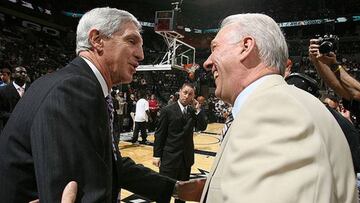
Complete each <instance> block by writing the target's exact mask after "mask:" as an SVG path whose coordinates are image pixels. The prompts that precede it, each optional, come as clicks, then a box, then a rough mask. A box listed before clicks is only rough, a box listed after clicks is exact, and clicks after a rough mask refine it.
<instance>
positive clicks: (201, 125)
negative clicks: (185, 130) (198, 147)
mask: <svg viewBox="0 0 360 203" xmlns="http://www.w3.org/2000/svg"><path fill="white" fill-rule="evenodd" d="M206 128H207V121H206V116H205V112H204V111H203V110H201V111H200V112H199V114H198V115H196V129H197V130H200V131H204V130H206Z"/></svg>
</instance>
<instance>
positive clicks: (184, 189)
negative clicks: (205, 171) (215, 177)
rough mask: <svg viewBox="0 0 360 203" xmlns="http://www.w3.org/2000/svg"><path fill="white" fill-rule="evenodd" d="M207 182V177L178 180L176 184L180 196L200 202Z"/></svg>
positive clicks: (182, 198) (183, 198)
mask: <svg viewBox="0 0 360 203" xmlns="http://www.w3.org/2000/svg"><path fill="white" fill-rule="evenodd" d="M205 182H206V179H205V178H199V179H192V180H188V181H178V182H177V184H176V186H175V187H177V195H178V198H179V199H181V200H185V201H195V202H200V198H201V195H202V192H203V189H204V186H205Z"/></svg>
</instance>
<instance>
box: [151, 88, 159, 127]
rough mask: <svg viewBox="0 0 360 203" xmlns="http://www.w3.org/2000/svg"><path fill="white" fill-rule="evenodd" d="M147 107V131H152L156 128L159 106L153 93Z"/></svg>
mask: <svg viewBox="0 0 360 203" xmlns="http://www.w3.org/2000/svg"><path fill="white" fill-rule="evenodd" d="M149 109H150V117H151V119H150V122H149V131H151V132H153V131H155V128H156V122H157V114H158V112H159V109H160V106H159V102H158V100H157V99H156V96H155V94H151V96H150V99H149Z"/></svg>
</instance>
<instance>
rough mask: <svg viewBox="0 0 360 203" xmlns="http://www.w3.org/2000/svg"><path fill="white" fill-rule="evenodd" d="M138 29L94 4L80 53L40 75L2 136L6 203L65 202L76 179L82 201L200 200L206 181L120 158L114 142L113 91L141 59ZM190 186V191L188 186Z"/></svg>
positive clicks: (130, 19) (82, 30)
mask: <svg viewBox="0 0 360 203" xmlns="http://www.w3.org/2000/svg"><path fill="white" fill-rule="evenodd" d="M140 30H141V26H140V23H139V22H138V20H137V19H136V18H135V17H134V16H133V15H132V14H130V13H128V12H126V11H123V10H118V9H114V8H108V7H106V8H95V9H93V10H91V11H89V12H87V13H86V14H84V15H83V16H82V18H81V19H80V21H79V24H78V28H77V38H76V40H77V41H76V43H77V49H76V53H77V54H78V55H79V56H78V57H76V58H75V59H74V60H73V61H71V62H70V63H69V65H67V66H66V67H64V68H62V69H61V70H59V71H56V72H54V73H52V74H46V75H45V76H43V77H42V78H40V79H38V80H36V81H35V82H34V83H33V84H32V87H31V88H30V89H29V91H27V93H26V94H25V96H24V97H23V98H22V99H21V101H20V102H19V104H18V105H17V106H16V108H15V109H14V111H13V113H12V116H11V118H10V120H9V122H8V123H7V125H6V127H5V128H4V130H3V132H2V134H1V136H0V155H1V156H0V171H1V175H0V184H1V190H0V199H1V201H2V202H29V201H30V200H33V199H37V198H38V199H39V200H40V202H60V198H61V193H62V191H63V189H64V187H65V185H66V184H67V183H68V182H69V181H71V180H74V181H76V182H77V183H78V186H79V188H78V191H79V193H78V195H77V201H78V202H117V197H118V194H119V192H120V188H126V189H128V190H129V191H131V192H134V193H137V194H140V195H142V196H144V197H147V198H149V199H151V200H156V201H159V202H169V200H170V196H171V195H172V194H173V192H174V191H175V193H174V194H177V195H179V196H180V198H185V199H193V200H197V199H198V198H199V196H196V197H194V196H192V194H191V192H193V191H194V190H191V188H193V189H196V188H195V187H194V185H200V186H201V184H202V182H201V181H187V182H176V181H175V180H173V179H170V178H168V177H164V176H161V175H159V174H158V173H156V172H154V171H152V170H150V169H148V168H145V167H144V166H142V165H137V164H135V163H134V162H133V161H132V160H131V159H129V158H123V157H122V156H121V154H120V152H119V149H118V146H116V145H115V144H114V139H113V132H112V127H111V126H112V125H111V122H112V121H113V119H112V113H113V108H112V105H111V104H112V101H111V96H109V91H110V89H111V88H112V87H113V86H114V85H117V84H121V83H128V82H131V80H132V76H133V74H134V73H135V70H136V67H137V66H138V65H139V62H140V61H141V60H142V59H143V58H144V55H143V50H142V45H143V40H142V37H141V35H140ZM185 189H190V190H187V191H185Z"/></svg>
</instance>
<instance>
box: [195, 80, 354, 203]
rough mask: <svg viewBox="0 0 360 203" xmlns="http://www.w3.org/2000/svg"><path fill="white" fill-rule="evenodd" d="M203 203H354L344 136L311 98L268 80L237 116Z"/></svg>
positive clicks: (203, 197)
mask: <svg viewBox="0 0 360 203" xmlns="http://www.w3.org/2000/svg"><path fill="white" fill-rule="evenodd" d="M201 202H207V203H227V202H231V203H243V202H244V203H271V202H276V203H293V202H296V203H350V202H351V203H355V202H357V190H356V186H355V174H354V170H353V164H352V161H351V155H350V150H349V147H348V144H347V142H346V139H345V136H344V134H343V132H342V131H341V129H340V127H339V125H338V124H337V122H336V120H335V119H334V117H333V116H332V115H331V114H330V112H329V111H328V110H327V109H326V107H325V106H324V105H323V104H322V103H321V102H320V101H319V100H318V99H317V98H315V97H313V96H311V95H310V94H308V93H307V92H305V91H302V90H300V89H298V88H296V87H294V86H289V85H287V84H286V83H285V81H284V80H283V78H282V77H281V76H280V75H271V76H269V77H268V78H267V79H265V80H264V81H263V82H262V83H261V84H260V85H259V86H258V87H256V89H255V90H254V91H253V92H252V93H251V94H250V95H249V96H248V98H247V99H246V100H245V102H244V103H243V105H242V106H241V108H240V111H239V113H238V114H237V115H236V118H235V120H234V122H233V123H232V125H231V127H230V129H229V131H228V132H227V134H226V137H225V139H224V141H223V143H222V146H221V149H220V151H219V152H218V153H217V156H216V158H215V161H214V164H213V167H212V169H211V171H210V174H209V177H208V180H207V182H206V184H205V188H204V192H203V194H202V199H201Z"/></svg>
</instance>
